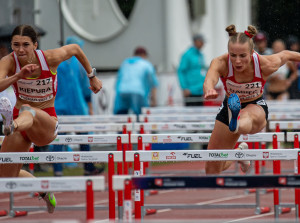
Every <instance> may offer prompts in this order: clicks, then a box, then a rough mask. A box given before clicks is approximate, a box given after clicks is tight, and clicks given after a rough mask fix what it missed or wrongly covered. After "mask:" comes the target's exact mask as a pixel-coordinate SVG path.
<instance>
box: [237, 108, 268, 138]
mask: <svg viewBox="0 0 300 223" xmlns="http://www.w3.org/2000/svg"><path fill="white" fill-rule="evenodd" d="M243 111H245V112H246V113H248V114H249V115H250V116H251V118H252V123H253V128H252V131H251V134H255V133H257V132H260V131H261V130H262V129H263V128H264V127H265V126H266V124H267V120H266V113H265V111H264V109H263V108H262V107H261V106H260V105H257V104H249V105H247V106H246V107H245V108H244V109H243ZM241 116H242V114H241Z"/></svg>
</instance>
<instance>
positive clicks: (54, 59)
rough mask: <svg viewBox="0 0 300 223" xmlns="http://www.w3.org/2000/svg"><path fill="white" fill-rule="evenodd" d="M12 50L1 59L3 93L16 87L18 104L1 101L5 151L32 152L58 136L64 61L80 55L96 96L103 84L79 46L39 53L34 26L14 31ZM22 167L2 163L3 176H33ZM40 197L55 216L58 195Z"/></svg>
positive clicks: (0, 89) (1, 173)
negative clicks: (57, 103)
mask: <svg viewBox="0 0 300 223" xmlns="http://www.w3.org/2000/svg"><path fill="white" fill-rule="evenodd" d="M11 47H12V50H13V52H12V53H11V54H9V55H7V56H5V57H3V58H2V59H1V60H0V91H4V90H5V89H6V88H8V87H9V86H11V85H13V87H14V90H15V94H16V98H17V102H16V105H15V107H14V109H13V108H12V107H11V103H10V101H9V100H8V99H7V98H0V114H1V115H2V117H3V124H4V134H5V135H6V136H5V138H4V141H3V143H2V147H1V152H28V151H29V148H30V146H31V144H32V143H34V144H35V145H37V146H43V145H47V144H49V143H50V142H52V141H53V140H54V139H55V137H56V135H57V117H56V113H55V109H54V100H55V95H56V89H57V80H56V69H57V67H58V65H59V64H60V63H61V62H63V61H65V60H67V59H69V58H71V57H72V56H76V58H77V59H78V60H79V61H80V63H81V64H82V65H83V67H84V68H85V70H86V72H87V75H88V76H89V78H90V85H91V87H90V89H91V90H92V91H93V92H94V93H97V92H99V91H100V89H101V88H102V82H101V81H100V80H99V79H98V78H97V77H95V72H94V69H92V67H91V65H90V63H89V61H88V59H87V57H86V56H85V54H84V53H83V51H82V50H81V49H80V47H79V46H78V45H77V44H70V45H66V46H63V47H61V48H57V49H52V50H46V51H41V50H36V49H37V34H36V32H35V30H34V29H33V28H32V27H31V26H28V25H20V26H17V27H16V28H15V29H14V31H13V33H12V37H11ZM60 84H63V83H60ZM71 93H72V92H70V94H71ZM12 110H13V114H12ZM21 167H22V164H0V177H18V176H19V177H33V176H32V175H31V174H30V173H29V172H26V171H24V170H21ZM40 195H41V197H42V198H43V199H44V200H45V201H46V203H47V207H48V212H49V213H52V212H53V211H54V208H55V205H56V201H55V197H54V195H53V194H52V193H47V194H46V193H40Z"/></svg>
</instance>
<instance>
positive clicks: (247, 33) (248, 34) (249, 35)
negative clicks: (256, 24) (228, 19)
mask: <svg viewBox="0 0 300 223" xmlns="http://www.w3.org/2000/svg"><path fill="white" fill-rule="evenodd" d="M244 33H245V34H246V35H247V36H248V37H249V38H250V39H252V37H253V35H251V34H250V33H249V32H248V31H247V30H246V31H245V32H244Z"/></svg>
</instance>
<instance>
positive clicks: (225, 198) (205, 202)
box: [196, 194, 250, 205]
mask: <svg viewBox="0 0 300 223" xmlns="http://www.w3.org/2000/svg"><path fill="white" fill-rule="evenodd" d="M248 196H250V194H246V195H244V194H243V195H236V196H231V197H224V198H219V199H214V200H209V201H203V202H199V203H196V204H197V205H202V204H203V205H204V204H211V203H216V202H221V201H227V200H234V199H239V198H245V197H248Z"/></svg>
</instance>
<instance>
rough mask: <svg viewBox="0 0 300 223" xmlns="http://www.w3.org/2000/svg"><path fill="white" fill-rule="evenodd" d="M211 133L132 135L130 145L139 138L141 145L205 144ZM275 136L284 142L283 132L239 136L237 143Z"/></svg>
mask: <svg viewBox="0 0 300 223" xmlns="http://www.w3.org/2000/svg"><path fill="white" fill-rule="evenodd" d="M210 136H211V133H197V134H132V135H131V143H138V140H139V138H140V137H142V139H143V143H207V142H209V139H210ZM275 136H276V138H277V141H278V142H284V140H285V137H284V133H283V132H265V133H256V134H245V135H241V136H240V138H239V139H238V142H272V141H273V140H274V137H275Z"/></svg>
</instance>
